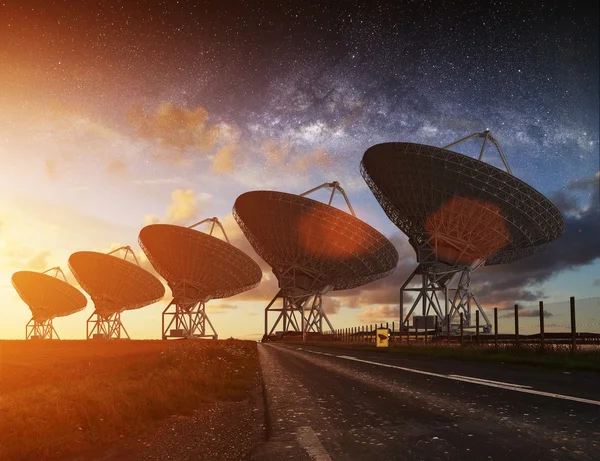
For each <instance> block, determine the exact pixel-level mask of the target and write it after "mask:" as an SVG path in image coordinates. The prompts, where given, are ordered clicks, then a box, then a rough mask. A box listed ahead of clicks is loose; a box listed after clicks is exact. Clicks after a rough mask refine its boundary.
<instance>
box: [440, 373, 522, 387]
mask: <svg viewBox="0 0 600 461" xmlns="http://www.w3.org/2000/svg"><path fill="white" fill-rule="evenodd" d="M448 376H449V377H450V378H462V379H468V380H469V381H480V382H482V383H491V384H500V385H502V386H512V387H521V388H524V389H533V388H532V387H531V386H525V385H524V384H513V383H504V382H502V381H492V380H491V379H483V378H473V377H472V376H461V375H448Z"/></svg>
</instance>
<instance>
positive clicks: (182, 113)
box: [127, 103, 214, 156]
mask: <svg viewBox="0 0 600 461" xmlns="http://www.w3.org/2000/svg"><path fill="white" fill-rule="evenodd" d="M127 117H128V119H129V122H130V123H131V125H132V126H133V127H134V129H135V132H136V134H137V135H138V136H139V137H141V138H144V139H148V140H153V141H156V142H158V143H160V144H161V145H162V146H164V147H168V148H173V149H175V153H174V155H175V156H177V155H178V154H182V153H183V152H185V151H186V150H187V149H205V148H210V147H212V145H213V144H214V132H213V130H212V127H210V126H209V125H208V119H209V116H208V111H207V110H206V109H204V108H203V107H196V108H195V109H186V108H183V107H179V106H176V105H175V104H171V103H164V104H161V105H160V106H159V107H158V108H157V109H156V111H155V112H153V113H148V112H146V111H145V110H144V108H143V107H142V106H141V105H140V104H137V105H134V106H133V107H131V108H130V109H129V111H128V112H127Z"/></svg>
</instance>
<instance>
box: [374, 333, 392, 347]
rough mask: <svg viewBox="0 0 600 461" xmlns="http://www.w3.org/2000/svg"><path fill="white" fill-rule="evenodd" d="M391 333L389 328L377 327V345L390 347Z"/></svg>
mask: <svg viewBox="0 0 600 461" xmlns="http://www.w3.org/2000/svg"><path fill="white" fill-rule="evenodd" d="M389 333H390V329H389V328H377V331H376V334H375V337H376V341H375V343H376V344H377V347H389V346H390V341H389Z"/></svg>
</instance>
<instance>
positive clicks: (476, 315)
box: [475, 309, 479, 346]
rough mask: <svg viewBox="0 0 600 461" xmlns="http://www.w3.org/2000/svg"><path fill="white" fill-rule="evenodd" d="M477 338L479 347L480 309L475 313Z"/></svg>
mask: <svg viewBox="0 0 600 461" xmlns="http://www.w3.org/2000/svg"><path fill="white" fill-rule="evenodd" d="M475 329H476V331H475V337H476V339H477V345H478V346H479V309H478V310H476V311H475Z"/></svg>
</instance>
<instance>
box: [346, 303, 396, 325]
mask: <svg viewBox="0 0 600 461" xmlns="http://www.w3.org/2000/svg"><path fill="white" fill-rule="evenodd" d="M356 319H357V320H358V321H359V322H360V323H366V324H370V323H386V322H390V323H391V322H394V321H395V322H396V323H398V322H399V319H400V308H399V307H398V306H397V305H382V306H369V307H367V308H366V309H365V310H363V311H362V312H361V313H360V314H359V315H358V316H357V317H356Z"/></svg>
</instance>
